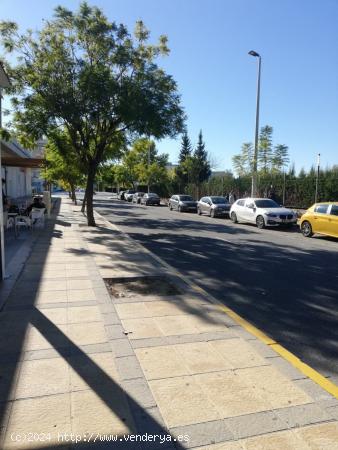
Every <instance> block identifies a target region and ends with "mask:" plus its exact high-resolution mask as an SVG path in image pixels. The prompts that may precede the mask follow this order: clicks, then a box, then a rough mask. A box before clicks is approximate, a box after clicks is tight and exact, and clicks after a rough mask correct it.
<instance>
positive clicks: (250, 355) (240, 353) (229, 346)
mask: <svg viewBox="0 0 338 450" xmlns="http://www.w3.org/2000/svg"><path fill="white" fill-rule="evenodd" d="M211 345H212V347H213V348H214V349H215V350H216V351H217V352H218V353H219V354H220V355H222V357H223V358H225V359H226V360H227V361H228V362H229V364H230V365H231V366H232V367H233V368H234V369H239V368H245V367H253V366H262V365H266V364H267V363H266V360H265V359H264V358H262V357H261V356H260V355H259V354H258V353H257V352H256V351H255V350H254V349H253V348H252V347H251V346H250V344H248V343H247V342H245V341H244V340H243V339H225V340H220V341H213V342H212V343H211Z"/></svg>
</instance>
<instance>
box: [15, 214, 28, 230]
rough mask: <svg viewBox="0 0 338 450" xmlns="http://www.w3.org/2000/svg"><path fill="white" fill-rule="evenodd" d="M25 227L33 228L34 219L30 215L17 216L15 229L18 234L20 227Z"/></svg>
mask: <svg viewBox="0 0 338 450" xmlns="http://www.w3.org/2000/svg"><path fill="white" fill-rule="evenodd" d="M22 227H25V228H27V229H31V227H32V220H31V218H30V217H28V216H20V215H19V216H16V217H15V231H16V234H19V230H20V228H22Z"/></svg>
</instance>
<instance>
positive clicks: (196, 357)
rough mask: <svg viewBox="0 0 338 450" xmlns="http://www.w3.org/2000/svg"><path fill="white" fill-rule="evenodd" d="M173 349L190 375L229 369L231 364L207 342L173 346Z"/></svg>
mask: <svg viewBox="0 0 338 450" xmlns="http://www.w3.org/2000/svg"><path fill="white" fill-rule="evenodd" d="M175 349H176V351H177V353H178V354H179V355H180V356H181V357H182V360H183V361H184V362H185V365H186V366H187V367H188V369H189V373H191V374H194V373H203V372H213V371H217V370H227V369H231V364H229V362H228V361H227V360H226V359H224V358H222V356H221V355H220V354H219V353H218V352H217V351H215V350H214V348H213V347H212V345H211V343H209V342H192V343H188V344H180V345H175Z"/></svg>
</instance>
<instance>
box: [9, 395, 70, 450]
mask: <svg viewBox="0 0 338 450" xmlns="http://www.w3.org/2000/svg"><path fill="white" fill-rule="evenodd" d="M69 412H70V394H59V395H49V396H46V397H37V398H28V399H23V400H18V401H16V402H14V403H13V407H12V411H11V416H10V420H9V424H8V429H7V433H6V438H5V444H4V447H3V448H4V450H7V449H16V450H17V449H27V448H37V442H36V441H31V442H27V440H25V439H23V440H21V441H16V440H13V439H11V435H12V434H13V433H14V436H15V435H21V436H28V433H38V434H41V433H44V435H45V436H48V435H49V434H50V436H51V440H46V441H45V442H43V443H42V444H44V445H45V446H47V447H54V445H55V446H56V447H58V446H59V445H60V441H58V434H59V433H60V434H63V433H70V432H71V431H72V430H71V424H70V414H69ZM38 445H39V447H40V448H41V443H39V444H38Z"/></svg>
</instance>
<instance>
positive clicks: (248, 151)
mask: <svg viewBox="0 0 338 450" xmlns="http://www.w3.org/2000/svg"><path fill="white" fill-rule="evenodd" d="M232 164H233V166H234V169H235V172H236V173H237V175H239V176H245V175H251V173H252V170H253V145H252V143H251V142H245V143H244V144H243V145H242V148H241V153H240V154H238V155H234V156H233V157H232Z"/></svg>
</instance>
